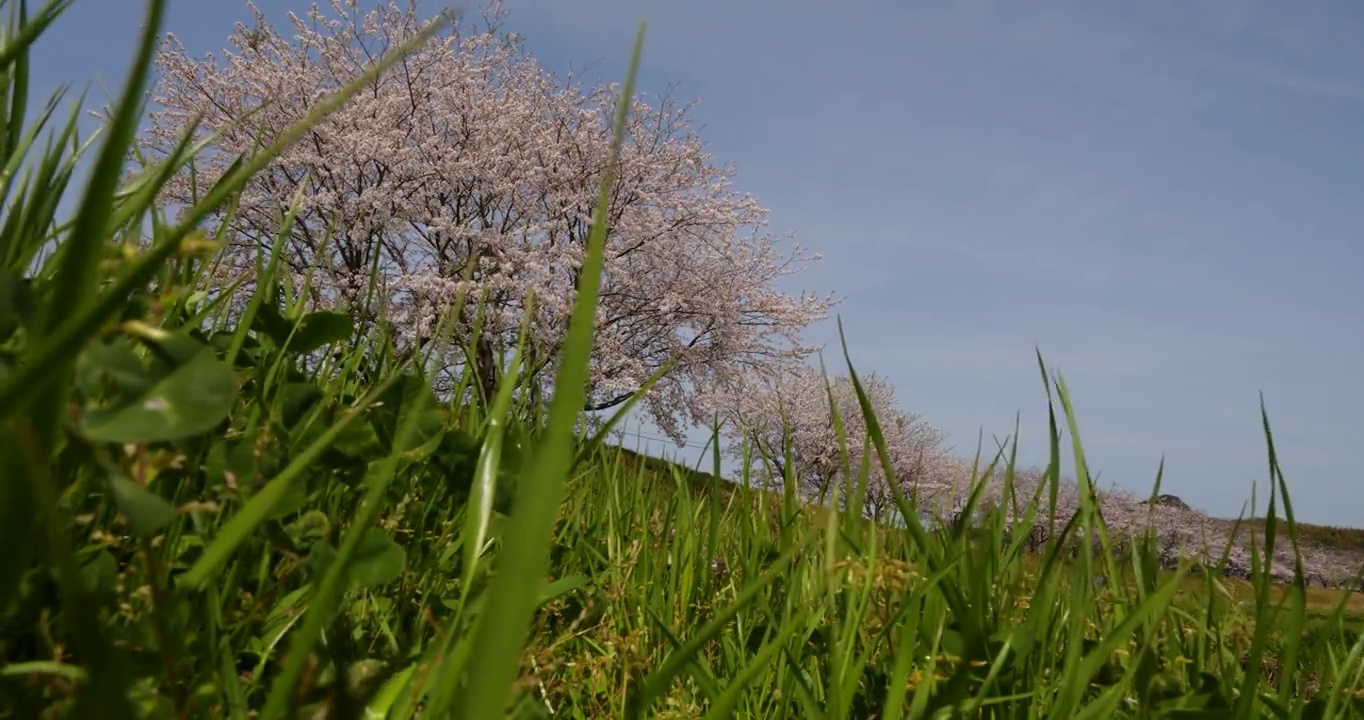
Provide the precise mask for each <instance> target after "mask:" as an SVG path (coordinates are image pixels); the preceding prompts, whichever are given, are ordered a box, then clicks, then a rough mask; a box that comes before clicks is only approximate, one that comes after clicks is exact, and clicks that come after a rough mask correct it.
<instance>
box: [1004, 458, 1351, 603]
mask: <svg viewBox="0 0 1364 720" xmlns="http://www.w3.org/2000/svg"><path fill="white" fill-rule="evenodd" d="M996 475H997V477H992V478H990V479H989V481H988V484H987V486H986V489H985V491H984V492H983V494H984V496H985V498H986V501H985V503H984V506H983V508H982V512H985V511H989V509H991V508H994V507H999V508H1001V510H1002V512H1004V513H1005V515H1006V519H1007V520H1008V521H1010V522H1014V523H1018V522H1021V521H1022V520H1023V517H1022V515H1023V513H1024V512H1025V511H1026V505H1027V503H1028V502H1030V501H1031V499H1032V497H1033V496H1034V493H1036V492H1038V491H1039V488H1040V495H1038V497H1039V501H1038V509H1037V511H1036V515H1035V516H1034V519H1033V522H1034V525H1038V526H1041V527H1039V528H1038V532H1037V537H1038V538H1039V539H1041V538H1045V537H1046V536H1047V535H1049V534H1052V533H1059V532H1060V531H1061V529H1062V528H1063V527H1064V524H1065V522H1066V521H1068V520H1069V519H1070V518H1071V517H1072V516H1073V515H1074V514H1075V513H1077V512H1079V510H1080V500H1081V495H1080V493H1081V491H1082V490H1081V486H1080V485H1079V484H1077V483H1076V482H1074V481H1073V480H1070V479H1067V478H1062V479H1061V482H1060V483H1058V488H1057V504H1056V517H1057V518H1058V522H1057V524H1056V526H1055V528H1054V530H1053V529H1052V528H1051V527H1050V526H1049V523H1048V518H1047V515H1048V507H1047V505H1048V493H1049V489H1048V488H1047V487H1045V486H1044V485H1043V483H1045V482H1046V476H1045V475H1044V473H1042V472H1040V471H1037V470H1020V471H1017V472H1015V477H1014V480H1013V484H1014V496H1015V498H1016V499H1017V504H1018V512H1017V513H1015V511H1014V508H1013V503H1012V502H1011V501H1010V500H1009V499H1008V498H1005V497H1004V493H1003V486H1004V483H1003V478H1002V472H999V473H996ZM1094 492H1095V495H1096V496H1097V500H1098V508H1099V511H1100V513H1101V515H1102V518H1103V523H1104V526H1105V528H1106V529H1107V531H1108V534H1109V537H1110V540H1111V542H1112V544H1113V546H1114V547H1115V548H1116V549H1117V551H1118V552H1119V553H1122V552H1125V551H1126V550H1127V549H1129V548H1130V547H1131V546H1132V543H1134V542H1136V541H1138V540H1139V539H1140V538H1142V537H1144V536H1145V535H1146V534H1147V531H1148V530H1149V531H1150V532H1151V534H1152V536H1153V537H1154V539H1155V542H1156V543H1157V544H1158V547H1159V551H1160V556H1161V561H1162V563H1164V564H1165V565H1167V566H1173V565H1175V564H1177V563H1178V562H1179V561H1180V560H1181V559H1188V560H1192V561H1194V562H1196V563H1198V564H1200V565H1202V566H1204V567H1208V568H1217V567H1218V566H1221V567H1220V570H1221V572H1222V573H1223V574H1226V575H1229V576H1232V577H1247V576H1249V574H1250V568H1251V547H1252V546H1255V547H1256V548H1257V550H1258V552H1259V554H1260V557H1261V563H1262V564H1264V566H1265V567H1267V568H1268V572H1269V574H1270V576H1271V577H1272V578H1274V579H1275V581H1277V582H1288V581H1290V580H1291V579H1292V578H1293V568H1294V563H1295V559H1294V552H1293V547H1292V545H1291V544H1290V543H1289V538H1288V534H1287V528H1286V526H1285V525H1284V524H1282V523H1281V524H1280V527H1279V530H1278V533H1277V536H1276V539H1275V546H1274V552H1273V554H1272V555H1270V556H1269V557H1267V558H1266V556H1265V553H1264V550H1265V538H1264V533H1263V529H1262V528H1252V526H1251V525H1250V524H1248V523H1245V524H1242V525H1241V526H1240V527H1239V528H1238V527H1237V523H1236V521H1235V520H1229V519H1225V518H1216V517H1212V516H1210V515H1207V514H1205V513H1202V512H1200V511H1198V510H1196V509H1194V508H1190V507H1188V506H1187V505H1185V504H1184V503H1182V502H1180V501H1178V500H1177V499H1172V498H1171V497H1170V496H1164V497H1163V498H1162V499H1158V500H1156V501H1154V502H1153V501H1152V499H1151V498H1150V497H1145V496H1138V495H1136V494H1134V493H1131V492H1129V491H1126V490H1123V489H1120V488H1117V487H1110V488H1107V489H1100V488H1097V487H1096V488H1094ZM1081 537H1083V535H1081ZM1298 550H1299V553H1300V554H1301V559H1302V563H1303V569H1304V574H1305V577H1306V578H1307V581H1308V583H1309V584H1312V585H1316V586H1322V587H1326V586H1338V587H1347V586H1348V587H1358V586H1359V582H1360V577H1361V575H1360V573H1361V570H1364V559H1361V558H1359V557H1357V556H1355V555H1354V554H1352V553H1350V552H1347V551H1344V550H1341V549H1339V548H1333V547H1326V546H1322V545H1320V544H1315V543H1311V542H1303V543H1300V545H1299V548H1298ZM1224 553H1225V555H1226V559H1225V561H1224V560H1223V554H1224ZM1266 560H1267V562H1266Z"/></svg>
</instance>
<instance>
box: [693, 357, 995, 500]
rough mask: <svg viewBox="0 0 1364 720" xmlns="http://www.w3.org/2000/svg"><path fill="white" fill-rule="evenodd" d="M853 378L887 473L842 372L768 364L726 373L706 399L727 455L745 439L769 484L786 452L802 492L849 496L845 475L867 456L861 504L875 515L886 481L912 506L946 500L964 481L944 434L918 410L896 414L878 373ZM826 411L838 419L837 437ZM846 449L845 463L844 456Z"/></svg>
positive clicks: (887, 494) (887, 489) (888, 495)
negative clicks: (876, 430) (719, 422)
mask: <svg viewBox="0 0 1364 720" xmlns="http://www.w3.org/2000/svg"><path fill="white" fill-rule="evenodd" d="M859 381H860V382H861V383H862V385H863V389H864V391H865V392H866V394H867V399H868V400H869V402H870V404H871V407H872V410H873V412H874V414H875V417H876V419H877V423H878V425H879V426H880V429H881V434H882V436H883V438H884V441H885V444H886V452H887V456H888V457H889V460H890V463H889V464H890V467H891V468H892V469H893V470H894V472H893V476H892V477H889V478H888V477H887V475H886V474H885V472H883V470H882V465H881V462H880V458H879V456H878V455H877V452H876V449H875V447H874V446H872V445H871V444H870V441H869V435H868V432H867V424H866V422H865V419H864V415H863V412H862V408H861V405H860V404H859V400H858V397H857V393H856V389H855V387H854V386H853V383H852V381H851V379H850V378H848V377H835V378H829V377H828V376H827V375H826V374H825V373H824V372H823V371H822V370H820V369H818V368H814V367H811V366H809V365H806V364H804V363H785V364H778V365H772V366H768V367H765V368H763V369H762V370H761V371H757V372H746V373H740V374H736V375H733V376H731V377H730V378H728V379H727V381H726V382H725V383H724V385H723V389H722V391H721V392H718V393H716V394H714V395H713V396H712V397H711V402H713V403H714V404H715V406H716V407H717V408H718V409H719V410H720V412H721V417H722V419H723V420H724V421H725V427H724V432H725V434H726V436H727V438H728V439H729V440H730V443H729V450H730V452H731V453H732V454H734V455H735V456H736V457H740V456H741V453H742V452H743V446H744V443H745V442H746V443H747V444H748V447H749V448H750V456H749V459H750V462H752V463H753V465H754V467H753V468H752V469H754V470H757V471H758V472H759V473H760V474H766V475H768V476H770V478H771V479H772V480H773V481H775V482H780V481H781V478H782V477H783V476H784V474H785V473H786V472H787V470H788V469H787V468H786V467H785V466H784V463H786V461H787V458H788V457H789V458H790V460H791V462H792V463H793V467H791V468H790V471H791V473H792V475H793V476H794V477H795V478H796V479H797V480H798V482H799V483H800V486H801V489H802V491H803V492H804V493H805V494H806V495H807V496H810V497H814V498H819V497H824V498H825V499H826V500H832V499H834V498H835V497H847V496H848V494H850V493H851V492H852V489H851V484H850V483H848V482H847V479H848V478H850V477H851V478H857V477H858V473H859V468H860V467H861V464H862V461H863V459H864V457H866V459H868V460H869V461H870V466H869V475H868V483H867V490H866V502H867V508H868V511H869V512H870V513H872V514H873V515H880V514H882V513H884V512H886V511H889V510H890V508H891V506H892V502H893V496H892V490H891V486H890V483H891V482H894V483H896V484H897V486H898V488H899V489H900V490H901V491H902V492H903V493H904V494H905V495H906V496H913V498H914V500H915V501H916V502H917V503H920V504H923V505H928V504H930V503H932V502H939V503H944V502H946V503H950V502H951V497H952V496H953V494H954V493H960V492H961V491H962V490H963V489H964V488H965V486H966V485H967V483H968V482H969V478H967V477H966V476H965V474H964V473H963V466H962V464H961V463H960V461H958V460H957V459H956V458H955V457H954V456H953V455H952V454H951V451H950V448H947V447H945V446H944V445H943V442H944V441H945V439H946V436H945V435H944V434H943V433H941V432H939V431H938V430H936V429H934V428H933V427H931V426H930V425H928V423H926V422H925V421H924V420H923V418H921V417H919V416H918V415H914V414H910V413H906V412H904V411H902V410H901V409H900V407H899V406H898V403H897V401H896V398H895V389H894V387H893V386H892V385H891V384H890V383H889V382H887V381H886V380H885V379H884V378H882V377H880V376H878V375H876V374H875V373H871V374H869V375H867V376H865V377H862V376H859ZM831 401H832V404H831ZM831 408H832V409H835V410H836V411H837V414H838V417H839V419H840V421H841V422H842V424H843V433H844V439H843V440H840V438H839V434H838V431H837V428H836V427H835V425H834V413H833V412H832V411H831ZM845 447H846V450H847V453H848V463H847V466H845V465H844V460H843V456H842V452H843V448H845ZM845 470H851V473H850V474H849V473H847V472H845ZM840 487H841V488H843V489H840V490H837V492H838V495H835V494H834V491H835V488H840Z"/></svg>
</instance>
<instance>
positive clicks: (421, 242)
mask: <svg viewBox="0 0 1364 720" xmlns="http://www.w3.org/2000/svg"><path fill="white" fill-rule="evenodd" d="M248 7H250V10H251V12H252V14H253V17H254V22H253V23H252V24H251V25H250V26H248V25H245V24H239V25H238V26H237V28H236V31H235V32H234V33H232V34H231V36H230V38H229V42H230V44H231V45H232V49H230V50H226V51H224V52H223V54H222V57H221V58H219V57H217V56H215V55H213V54H209V55H207V56H205V57H202V58H195V57H191V56H190V55H189V54H188V53H187V52H186V50H185V48H184V47H183V46H182V45H181V44H180V43H179V42H178V41H177V40H176V39H175V38H174V36H168V37H167V39H166V41H165V43H164V45H163V47H162V51H161V53H160V55H159V59H158V63H157V67H158V71H159V77H160V80H159V83H158V85H157V86H156V88H155V91H154V93H153V98H152V100H153V103H154V105H155V110H154V111H153V112H152V113H150V117H151V121H152V122H151V126H150V128H149V129H148V130H147V131H146V132H145V134H144V136H143V145H144V148H145V150H146V151H147V152H148V153H149V154H150V155H152V156H156V155H157V154H158V153H160V154H164V153H166V152H168V151H169V150H170V149H171V148H172V147H173V144H174V142H175V141H176V139H177V138H179V137H180V136H181V134H182V133H183V132H184V131H185V130H186V129H187V128H188V126H189V124H190V123H191V121H192V120H193V119H194V118H195V117H196V116H197V115H199V114H200V113H202V120H201V125H200V130H199V132H200V135H201V136H202V137H208V136H209V133H217V136H216V138H215V139H214V140H213V143H212V146H211V151H210V152H209V153H207V154H206V160H204V161H201V162H200V164H199V166H198V167H197V172H196V175H195V176H193V177H191V176H190V175H186V176H183V177H179V178H176V179H175V181H174V182H172V183H170V184H169V185H168V196H167V200H168V201H169V202H171V203H177V202H184V201H187V200H189V199H190V198H191V197H192V196H193V194H194V193H195V192H196V187H205V186H206V184H207V183H211V182H212V181H213V180H214V179H215V178H216V177H217V176H218V175H220V174H221V173H222V172H223V171H224V170H225V169H226V168H227V167H228V166H229V165H230V163H231V162H233V161H234V160H235V159H236V158H237V157H239V156H240V155H242V154H249V153H250V152H252V151H253V149H254V148H256V147H258V146H259V145H260V144H261V143H262V142H264V141H267V140H269V139H270V138H272V137H274V136H275V135H276V134H277V133H278V132H280V131H281V130H282V129H283V128H285V127H286V126H288V125H289V124H290V123H292V122H293V121H295V120H296V119H298V118H300V117H301V116H303V115H304V114H305V113H307V112H308V110H309V108H310V107H312V106H313V104H314V103H315V102H316V101H317V98H319V97H320V96H321V95H322V94H324V93H326V92H328V91H329V90H331V89H333V88H336V87H339V86H340V85H342V84H343V83H345V82H347V81H349V80H351V79H353V78H355V77H356V76H357V75H358V74H359V73H361V72H362V71H363V69H364V68H365V67H367V66H369V64H370V63H372V62H374V60H375V59H376V58H377V57H379V56H381V55H382V54H383V53H384V52H386V51H387V49H388V48H390V47H393V46H395V45H397V44H398V43H399V42H401V41H402V40H403V39H404V38H406V37H410V36H411V34H412V33H414V32H416V31H418V29H419V28H420V27H421V26H422V22H421V21H420V20H419V19H418V17H417V12H416V1H415V0H409V2H408V3H407V4H406V6H400V5H399V4H397V2H396V1H394V2H390V3H389V4H388V5H385V6H383V7H380V8H378V9H375V10H372V11H367V12H366V11H362V10H361V9H360V8H359V5H358V0H332V1H331V3H330V8H329V12H325V11H323V10H322V9H320V8H319V7H317V6H313V8H312V10H311V11H310V12H309V13H307V14H306V15H304V16H298V15H293V14H291V15H290V16H289V19H290V23H291V25H292V30H293V36H292V38H287V37H286V36H284V35H283V34H281V33H280V32H279V31H277V30H276V29H275V28H273V27H272V26H271V25H270V24H269V23H268V22H267V21H266V19H265V18H264V16H263V15H262V14H261V13H260V12H259V11H258V10H257V9H256V8H255V7H254V6H251V5H248ZM505 15H506V13H505V10H504V9H503V8H502V6H501V5H500V3H494V4H493V5H490V6H489V7H487V8H485V9H484V11H483V12H482V13H481V16H480V21H479V24H477V25H476V24H475V23H473V22H465V21H460V22H459V23H457V24H456V26H455V28H454V30H453V31H451V32H450V33H448V34H446V35H443V36H441V37H438V38H436V39H435V40H433V41H432V42H431V43H429V44H428V45H427V46H425V47H424V48H422V49H421V50H419V51H417V52H415V53H413V54H412V55H410V56H409V57H408V58H406V59H405V60H404V61H402V62H401V64H400V65H399V66H398V67H397V69H395V70H394V71H391V72H389V73H387V74H385V75H384V76H383V77H381V78H380V79H379V80H377V81H376V82H375V83H374V84H373V86H372V87H371V88H370V89H369V90H368V91H366V92H365V93H364V94H363V96H361V97H358V98H356V99H354V100H352V101H351V102H349V103H348V104H347V105H346V106H344V107H343V108H342V109H341V110H340V111H338V112H336V113H335V114H333V115H332V116H330V117H329V118H328V119H327V120H326V121H324V122H322V123H320V124H319V125H318V126H317V127H316V128H315V129H314V130H313V131H312V132H310V133H309V134H308V135H307V136H306V138H305V139H304V140H303V141H301V142H298V143H296V144H295V145H294V146H293V147H292V148H291V149H290V150H289V151H287V152H286V153H284V154H283V155H281V156H280V157H279V159H278V160H277V161H276V162H274V163H273V164H272V165H271V166H270V167H269V168H268V169H267V170H266V171H265V172H263V173H261V174H260V175H259V176H257V179H256V180H254V181H253V182H252V183H251V185H250V186H249V187H248V189H247V191H246V192H245V193H244V195H243V197H242V198H241V202H240V209H239V211H238V212H237V213H236V215H235V216H234V217H233V219H232V223H231V224H230V226H229V231H230V233H229V235H228V237H225V238H222V240H224V241H225V243H227V244H229V246H230V250H229V251H228V253H227V262H226V263H225V264H224V269H223V272H222V274H221V276H220V277H218V278H217V280H218V281H219V282H223V283H226V282H230V281H232V280H234V279H237V278H240V277H242V276H246V277H247V278H248V279H249V278H250V277H251V273H252V272H253V268H254V263H255V257H256V255H257V253H258V252H259V251H260V250H261V249H267V250H268V249H269V248H271V247H272V246H273V245H272V243H273V242H274V240H273V238H274V237H275V234H276V233H277V232H278V230H279V227H280V216H281V213H282V209H283V208H285V207H286V206H287V205H288V204H289V203H290V201H291V199H292V198H293V197H294V196H295V195H296V194H301V205H300V206H299V209H298V213H297V222H296V223H295V224H294V226H293V229H292V232H291V233H290V234H289V235H288V237H287V238H285V242H286V247H284V248H283V252H284V257H285V260H286V261H287V263H288V268H289V272H291V273H292V274H293V275H294V276H295V277H297V278H299V279H302V278H304V277H309V278H310V287H311V289H312V293H313V295H312V298H311V299H312V301H313V302H315V303H317V304H319V305H328V306H332V307H337V308H343V309H345V310H347V311H349V312H353V313H355V314H356V315H357V316H360V317H363V318H365V319H367V320H369V321H372V322H381V323H391V325H392V327H394V328H395V330H396V332H397V334H398V336H399V338H400V340H401V341H402V342H405V343H418V342H421V341H423V340H425V339H428V338H430V337H431V336H432V335H433V332H434V329H435V328H436V327H437V326H438V324H439V321H440V318H441V317H442V313H446V312H449V311H450V309H451V307H452V305H453V304H454V298H456V297H459V296H461V295H462V296H463V297H466V298H468V300H469V302H468V305H467V308H466V310H465V312H464V313H463V314H462V315H461V316H460V317H458V318H454V322H455V326H454V327H455V331H456V336H457V337H460V338H464V339H466V340H467V338H469V337H470V336H471V335H472V333H471V328H472V327H473V326H474V323H475V317H476V311H477V309H478V308H479V307H480V306H481V309H482V312H483V317H482V320H481V324H480V325H479V327H480V333H479V334H478V340H477V342H466V343H465V345H466V346H465V347H463V349H464V350H465V353H464V355H463V356H462V357H464V358H465V359H464V360H462V361H460V364H459V367H464V368H471V369H472V370H473V372H474V375H475V377H477V378H478V380H479V384H480V386H481V387H482V389H483V390H484V391H485V392H487V391H490V390H491V389H492V388H493V387H495V385H496V384H497V382H498V379H499V373H500V372H502V367H503V364H504V363H505V362H506V360H507V359H508V358H509V357H510V350H511V348H513V347H514V345H515V342H516V338H517V336H518V332H519V329H520V327H521V326H522V324H523V322H524V323H526V324H527V325H528V327H529V329H530V339H531V347H530V348H529V352H530V367H531V369H532V371H531V377H532V378H534V380H533V382H539V383H548V382H550V380H551V379H552V378H551V373H549V372H544V370H545V369H546V368H548V367H551V366H552V364H553V362H554V360H555V359H556V357H557V348H558V346H559V343H560V339H561V338H562V336H563V334H564V331H565V329H566V324H567V319H568V316H569V312H570V308H571V304H572V301H573V299H574V295H575V288H576V287H577V281H578V277H577V274H578V272H579V268H580V266H581V261H582V254H583V252H584V248H585V245H586V239H587V233H588V229H589V226H590V222H591V216H592V212H593V207H594V205H595V201H596V192H597V187H598V182H599V180H600V178H601V176H602V173H603V171H604V170H605V168H606V163H607V158H608V149H609V144H610V139H611V115H612V113H613V110H614V106H615V103H616V99H617V97H616V96H617V88H615V87H614V86H609V85H598V86H590V87H589V86H584V85H583V84H582V83H580V82H579V81H578V80H577V79H576V78H575V77H573V76H569V77H567V78H565V79H561V78H559V77H557V76H555V75H553V74H551V73H549V72H547V71H546V70H545V69H544V68H542V67H541V66H540V65H539V64H538V63H537V62H536V61H535V59H534V58H533V57H531V56H530V55H529V54H527V53H526V52H525V51H524V49H523V47H522V45H521V43H520V41H519V40H518V39H516V38H515V37H514V36H511V35H508V34H505V33H502V32H501V31H500V30H499V27H500V25H501V23H502V21H503V20H504V19H505ZM690 111H691V106H690V105H683V104H679V103H677V102H676V101H675V100H674V98H673V97H672V96H671V94H670V93H665V94H664V95H662V96H661V97H660V98H657V99H656V101H655V102H653V103H652V104H650V103H648V102H645V101H644V100H643V99H641V98H632V99H631V114H630V120H629V123H628V126H627V128H626V142H625V147H624V149H623V151H622V156H621V158H620V165H619V168H618V173H617V174H616V180H615V182H614V184H613V186H612V187H611V189H610V209H609V212H608V228H609V234H608V237H607V242H606V252H607V257H606V262H605V267H604V270H603V278H602V290H601V300H600V303H599V307H598V311H597V330H596V350H595V353H594V355H593V358H592V372H591V378H590V387H589V401H588V406H587V407H586V408H585V410H600V409H607V408H611V407H614V406H617V405H619V404H620V403H622V402H623V401H625V400H626V399H627V398H629V397H630V396H631V394H632V393H634V392H635V391H636V390H638V389H639V388H640V386H641V384H642V383H643V382H644V381H645V380H646V379H647V378H648V377H649V376H650V375H651V374H653V373H654V372H655V371H657V370H658V369H660V368H662V367H664V366H665V365H666V364H669V363H671V364H672V367H673V370H672V371H671V372H670V374H669V375H668V376H667V377H666V378H665V379H664V380H663V381H662V382H660V383H659V384H657V385H656V386H655V387H654V389H653V390H652V391H651V393H650V394H649V395H648V396H647V397H646V399H645V400H644V405H645V406H646V408H647V409H648V410H649V411H650V415H651V419H652V420H653V421H654V422H655V423H656V424H657V425H658V426H659V427H660V428H661V429H662V430H664V431H665V432H667V433H669V434H670V435H672V436H673V437H674V438H675V439H678V440H679V441H680V439H681V437H682V433H683V431H684V429H685V427H686V426H687V425H689V424H692V423H696V422H700V421H704V420H705V419H706V417H707V416H706V415H705V414H704V413H705V410H706V408H705V407H704V404H703V403H702V402H701V401H700V398H701V397H703V396H704V395H705V389H706V388H707V387H710V386H712V385H714V384H716V383H717V382H718V380H719V379H720V378H721V377H723V376H726V375H728V374H730V373H732V372H733V371H734V370H735V368H739V367H744V368H747V367H757V366H764V365H768V364H773V363H781V362H789V361H791V360H798V359H800V358H802V357H805V356H806V355H808V354H809V353H810V352H812V351H813V350H814V349H815V348H814V347H813V346H811V345H809V344H808V343H806V342H805V341H804V340H803V339H802V337H801V331H802V329H803V328H805V327H806V326H807V325H809V324H810V323H811V322H814V321H816V320H819V319H820V318H822V317H824V316H825V315H826V314H827V310H828V309H829V307H830V306H831V305H832V304H833V303H834V302H835V300H834V298H833V297H832V296H816V295H813V294H810V293H800V294H791V293H789V292H787V291H785V290H783V289H782V288H780V287H779V283H781V282H783V281H784V279H785V278H788V277H789V276H791V275H793V274H795V273H798V272H800V271H801V270H802V269H803V268H804V267H805V264H806V263H807V262H808V261H812V260H815V259H817V258H818V256H817V255H813V254H810V253H807V252H806V251H805V250H804V249H803V248H801V247H800V246H799V245H796V244H794V243H788V240H789V238H785V237H778V236H775V235H773V234H772V233H771V232H770V230H769V229H768V225H767V212H766V210H765V209H764V208H763V207H762V206H761V205H760V204H759V203H758V202H757V201H756V200H754V199H753V198H752V197H750V196H749V195H747V194H744V193H741V192H739V191H737V190H736V189H735V188H734V186H733V176H734V173H735V168H733V167H732V166H725V165H719V164H716V163H715V162H713V160H712V157H711V155H710V154H709V153H708V152H707V150H706V148H705V146H704V144H703V142H702V140H701V138H700V136H699V134H698V132H697V130H696V129H695V128H693V127H692V121H691V116H690ZM244 287H245V288H247V289H249V287H250V284H249V282H248V283H247V284H246V285H245V286H244ZM373 290H377V292H372V291H373ZM376 297H377V300H376ZM532 300H533V302H532ZM468 345H474V347H468Z"/></svg>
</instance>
